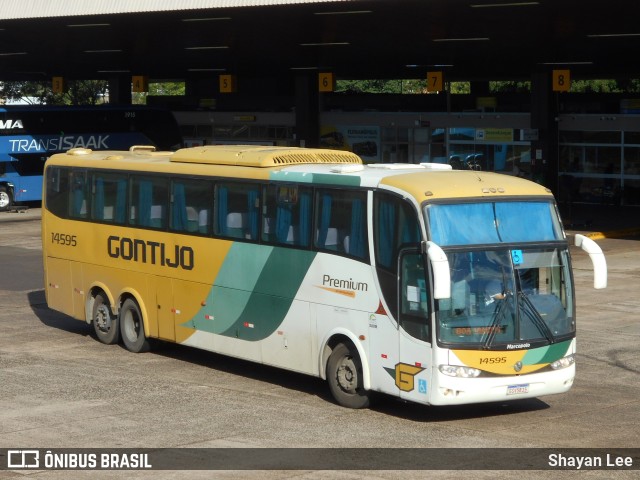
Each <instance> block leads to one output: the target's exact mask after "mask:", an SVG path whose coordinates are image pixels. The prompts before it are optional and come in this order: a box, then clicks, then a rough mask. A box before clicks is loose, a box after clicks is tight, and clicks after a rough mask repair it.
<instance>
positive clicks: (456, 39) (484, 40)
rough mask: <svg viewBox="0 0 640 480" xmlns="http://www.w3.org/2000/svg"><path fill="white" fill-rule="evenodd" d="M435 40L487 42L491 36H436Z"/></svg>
mask: <svg viewBox="0 0 640 480" xmlns="http://www.w3.org/2000/svg"><path fill="white" fill-rule="evenodd" d="M433 41H434V42H487V41H489V37H462V38H434V39H433Z"/></svg>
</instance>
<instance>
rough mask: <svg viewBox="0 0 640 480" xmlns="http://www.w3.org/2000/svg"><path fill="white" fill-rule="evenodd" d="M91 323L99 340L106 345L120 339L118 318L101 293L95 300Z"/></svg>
mask: <svg viewBox="0 0 640 480" xmlns="http://www.w3.org/2000/svg"><path fill="white" fill-rule="evenodd" d="M91 323H92V324H93V330H94V331H95V332H96V336H97V337H98V340H100V341H101V342H102V343H104V344H106V345H113V344H114V343H118V340H119V339H120V329H119V328H118V327H119V322H118V319H117V318H116V317H114V316H113V315H112V314H111V308H110V307H109V304H108V303H107V300H106V298H105V297H104V295H103V294H101V293H99V294H97V295H96V297H95V298H94V300H93V313H92V317H91Z"/></svg>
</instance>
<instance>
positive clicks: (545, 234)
mask: <svg viewBox="0 0 640 480" xmlns="http://www.w3.org/2000/svg"><path fill="white" fill-rule="evenodd" d="M425 213H426V216H427V218H428V223H429V229H430V232H431V240H433V241H434V242H435V243H437V244H438V245H440V246H441V247H443V248H444V247H447V246H454V245H480V244H484V245H486V244H496V243H513V242H548V241H557V240H564V235H563V234H562V229H561V228H560V222H559V221H558V216H557V214H556V212H555V208H554V206H553V203H551V202H550V201H548V200H540V201H499V202H495V201H494V202H474V203H456V204H431V205H427V206H426V207H425Z"/></svg>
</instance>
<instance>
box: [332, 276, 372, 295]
mask: <svg viewBox="0 0 640 480" xmlns="http://www.w3.org/2000/svg"><path fill="white" fill-rule="evenodd" d="M322 286H324V287H332V288H343V289H347V290H354V291H356V292H366V291H368V290H369V285H367V284H366V283H364V282H354V281H353V278H350V279H349V280H345V279H340V278H333V277H332V276H331V275H323V276H322Z"/></svg>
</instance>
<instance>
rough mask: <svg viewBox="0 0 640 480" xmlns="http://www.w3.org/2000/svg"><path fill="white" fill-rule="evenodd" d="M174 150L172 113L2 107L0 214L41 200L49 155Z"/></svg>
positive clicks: (121, 108)
mask: <svg viewBox="0 0 640 480" xmlns="http://www.w3.org/2000/svg"><path fill="white" fill-rule="evenodd" d="M132 145H155V146H156V148H158V149H159V150H175V149H177V148H179V147H180V146H181V145H182V137H181V135H180V130H179V127H178V125H177V123H176V121H175V118H174V116H173V114H172V113H171V112H170V111H168V110H164V109H159V108H149V107H144V106H134V105H118V106H114V105H102V106H83V107H69V106H4V107H3V108H0V212H2V211H6V210H9V209H10V208H12V205H13V204H14V203H24V202H34V201H40V200H41V199H42V198H41V197H42V172H43V169H44V163H45V161H46V160H47V158H49V157H50V156H51V155H53V154H55V153H60V152H65V151H67V150H69V149H71V148H77V147H82V148H90V149H92V150H128V149H129V147H131V146H132Z"/></svg>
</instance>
